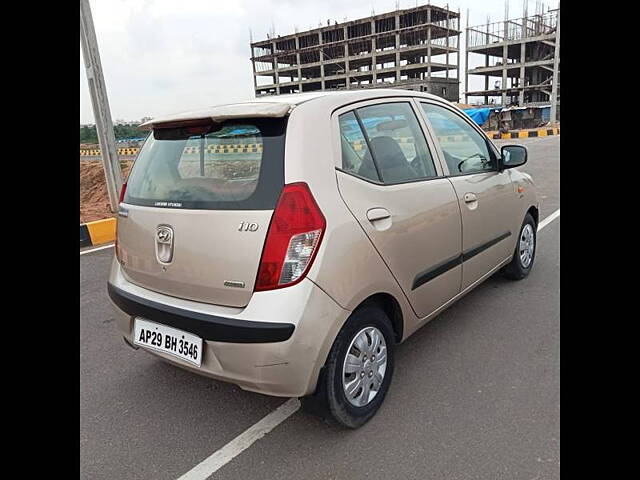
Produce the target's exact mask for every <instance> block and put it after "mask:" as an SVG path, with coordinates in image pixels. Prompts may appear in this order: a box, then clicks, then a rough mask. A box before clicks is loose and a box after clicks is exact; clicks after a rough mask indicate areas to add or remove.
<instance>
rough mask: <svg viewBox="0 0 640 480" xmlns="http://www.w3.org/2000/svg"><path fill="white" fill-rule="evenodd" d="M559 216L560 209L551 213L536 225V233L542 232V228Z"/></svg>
mask: <svg viewBox="0 0 640 480" xmlns="http://www.w3.org/2000/svg"><path fill="white" fill-rule="evenodd" d="M559 216H560V209H557V210H556V211H555V212H553V213H552V214H551V215H549V216H548V217H547V218H545V219H544V220H542V221H541V222H540V223H539V224H538V231H540V230H542V229H543V228H544V227H546V226H547V225H549V224H550V223H551V222H553V221H554V220H555V219H556V218H558V217H559Z"/></svg>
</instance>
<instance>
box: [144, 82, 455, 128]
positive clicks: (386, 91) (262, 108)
mask: <svg viewBox="0 0 640 480" xmlns="http://www.w3.org/2000/svg"><path fill="white" fill-rule="evenodd" d="M388 96H416V97H423V98H433V99H438V100H441V101H442V98H440V97H437V96H435V95H432V94H429V93H422V92H416V91H414V90H401V89H392V88H375V89H354V90H340V91H335V90H324V91H319V92H306V93H294V94H286V95H265V96H262V97H258V98H255V99H252V100H246V101H244V102H237V103H230V104H226V105H216V106H211V107H205V108H202V109H199V110H192V111H187V112H181V113H175V114H169V115H162V116H158V117H156V118H153V119H151V120H149V121H147V122H145V123H143V124H141V125H140V128H155V127H158V126H162V124H171V123H174V122H181V121H188V120H212V121H214V122H222V121H224V120H229V119H233V118H247V117H254V118H261V117H274V118H277V117H284V116H285V115H287V114H289V113H290V112H291V110H293V109H294V108H295V107H297V106H298V105H301V104H302V103H305V102H309V101H311V100H314V99H318V98H321V97H325V98H327V97H328V98H331V99H334V100H336V101H338V100H340V99H342V100H344V101H345V103H350V102H353V101H358V100H367V99H369V98H379V97H388Z"/></svg>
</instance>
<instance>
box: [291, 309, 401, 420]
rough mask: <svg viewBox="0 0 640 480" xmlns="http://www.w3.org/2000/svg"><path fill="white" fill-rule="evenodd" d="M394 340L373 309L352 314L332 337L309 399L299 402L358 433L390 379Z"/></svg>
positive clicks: (383, 318) (387, 323) (380, 313)
mask: <svg viewBox="0 0 640 480" xmlns="http://www.w3.org/2000/svg"><path fill="white" fill-rule="evenodd" d="M394 341H395V340H394V335H393V330H392V328H391V322H390V321H389V318H388V317H387V316H386V314H385V313H384V311H383V310H382V309H380V308H379V307H377V306H365V307H362V308H359V309H358V310H356V311H355V312H354V313H353V314H352V315H351V317H350V318H349V320H347V323H346V324H345V325H344V327H343V328H342V330H341V331H340V333H339V334H338V336H337V337H336V339H335V341H334V343H333V346H332V348H331V351H330V352H329V356H328V358H327V362H326V364H325V367H324V371H323V375H321V376H320V379H319V381H318V388H317V391H316V394H315V395H314V396H313V397H305V398H303V399H302V405H303V407H304V408H305V410H307V411H312V412H313V413H320V414H326V413H330V414H331V416H332V417H333V418H334V419H335V420H336V421H337V422H338V423H340V424H341V425H343V426H345V427H348V428H358V427H360V426H362V425H363V424H365V423H366V422H367V421H368V420H370V419H371V417H373V416H374V415H375V414H376V412H377V411H378V409H379V408H380V405H381V404H382V402H383V400H384V397H385V395H386V394H387V391H388V389H389V385H390V383H391V377H392V376H393V366H394V358H393V347H394Z"/></svg>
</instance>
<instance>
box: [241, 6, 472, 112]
mask: <svg viewBox="0 0 640 480" xmlns="http://www.w3.org/2000/svg"><path fill="white" fill-rule="evenodd" d="M459 28H460V13H459V12H454V11H451V10H449V9H448V8H441V7H436V6H434V5H423V6H420V7H415V8H409V9H406V10H396V11H394V12H389V13H384V14H381V15H374V16H371V17H367V18H361V19H358V20H353V21H348V22H343V23H337V22H335V21H334V22H333V24H331V22H329V21H328V22H327V25H326V26H321V27H319V28H316V29H313V30H308V31H305V32H297V33H295V34H292V35H285V36H277V37H275V38H274V35H271V36H270V38H268V39H267V40H262V41H259V42H252V43H251V62H252V63H253V79H254V87H255V93H256V96H259V95H265V94H275V95H278V94H284V93H298V92H310V91H314V90H334V89H351V88H382V87H385V88H404V89H411V90H418V91H423V92H429V93H433V94H435V95H439V96H441V97H444V98H446V99H448V100H453V101H458V98H459V77H460V70H459V68H460V67H459V53H458V52H459V50H458V47H459V45H458V41H459V38H460V33H461V32H460V30H459Z"/></svg>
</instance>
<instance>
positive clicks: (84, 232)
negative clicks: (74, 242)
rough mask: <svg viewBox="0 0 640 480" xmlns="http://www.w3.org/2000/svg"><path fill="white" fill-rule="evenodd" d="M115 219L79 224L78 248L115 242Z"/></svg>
mask: <svg viewBox="0 0 640 480" xmlns="http://www.w3.org/2000/svg"><path fill="white" fill-rule="evenodd" d="M115 240H116V219H115V218H106V219H104V220H96V221H95V222H87V223H82V224H80V248H82V247H91V246H94V245H101V244H103V243H110V242H115Z"/></svg>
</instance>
